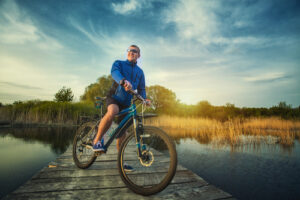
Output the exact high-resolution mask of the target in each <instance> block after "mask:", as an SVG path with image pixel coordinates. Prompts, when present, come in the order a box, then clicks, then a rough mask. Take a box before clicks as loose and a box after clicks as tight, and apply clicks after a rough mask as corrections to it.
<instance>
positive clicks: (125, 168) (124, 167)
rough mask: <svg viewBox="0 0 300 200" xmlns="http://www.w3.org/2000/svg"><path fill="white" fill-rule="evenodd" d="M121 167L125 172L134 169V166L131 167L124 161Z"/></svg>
mask: <svg viewBox="0 0 300 200" xmlns="http://www.w3.org/2000/svg"><path fill="white" fill-rule="evenodd" d="M123 169H124V171H125V172H132V171H134V168H133V167H131V166H130V165H128V164H126V163H125V164H124V166H123Z"/></svg>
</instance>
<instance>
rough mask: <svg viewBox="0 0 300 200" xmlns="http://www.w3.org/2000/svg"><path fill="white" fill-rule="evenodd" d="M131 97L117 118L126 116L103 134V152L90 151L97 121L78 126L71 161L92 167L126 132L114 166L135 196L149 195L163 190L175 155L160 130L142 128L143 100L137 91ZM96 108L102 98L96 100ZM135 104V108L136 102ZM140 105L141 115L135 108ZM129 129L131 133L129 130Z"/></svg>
mask: <svg viewBox="0 0 300 200" xmlns="http://www.w3.org/2000/svg"><path fill="white" fill-rule="evenodd" d="M130 94H132V95H133V98H132V100H131V106H130V107H128V108H126V109H124V110H121V111H120V112H119V113H118V116H120V115H126V116H125V117H124V119H123V120H122V121H121V122H120V124H119V125H118V126H117V128H115V129H114V130H113V129H112V130H110V131H108V132H107V133H105V134H108V135H109V136H110V137H109V139H108V140H107V141H106V142H105V144H104V147H105V149H106V150H105V151H103V152H98V153H96V152H94V151H93V150H92V141H93V139H94V137H95V135H96V133H97V130H98V125H99V123H100V121H101V119H99V120H97V121H93V120H92V121H89V122H86V123H84V124H83V125H81V126H80V127H79V128H78V130H77V132H76V135H75V137H74V141H73V160H74V162H75V164H76V165H77V167H79V168H81V169H86V168H88V167H89V166H91V165H92V164H93V162H94V161H95V160H96V158H97V156H101V155H102V154H104V153H106V151H107V149H108V148H109V146H110V145H111V144H112V142H113V140H114V139H115V138H116V137H118V136H119V135H120V134H122V133H124V132H125V131H126V130H128V131H127V132H129V134H128V135H127V136H126V138H125V139H124V141H123V142H122V144H121V147H120V151H119V153H118V157H117V167H118V170H119V173H120V176H121V178H122V180H123V182H124V183H125V184H126V185H127V186H128V188H130V189H131V190H132V191H134V192H135V193H138V194H141V195H151V194H155V193H158V192H160V191H162V190H163V189H165V188H166V187H167V186H168V184H169V183H170V182H171V180H172V179H173V177H174V175H175V172H176V167H177V153H176V148H175V144H174V141H173V140H172V139H171V138H170V137H169V136H168V135H167V134H166V133H165V132H164V131H163V130H161V129H159V128H157V127H152V126H144V123H143V121H144V118H145V117H149V116H147V115H144V110H145V109H144V107H145V104H146V101H145V99H143V97H141V96H140V95H139V94H138V93H137V92H135V91H132V90H131V91H130ZM97 101H98V105H99V104H103V99H101V98H98V100H97ZM137 101H138V102H139V104H138V106H136V102H137ZM139 106H142V112H141V114H138V113H137V108H138V107H139ZM129 130H132V131H129ZM125 163H126V164H128V165H130V166H132V167H133V169H134V170H133V171H131V172H128V171H127V170H125V169H124V164H125Z"/></svg>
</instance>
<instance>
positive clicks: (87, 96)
mask: <svg viewBox="0 0 300 200" xmlns="http://www.w3.org/2000/svg"><path fill="white" fill-rule="evenodd" d="M113 81H114V80H113V78H112V77H111V75H109V76H101V77H100V78H98V80H97V82H96V83H92V84H90V85H89V86H87V87H86V88H85V91H84V93H83V95H82V96H81V97H80V100H82V101H94V100H95V97H96V96H100V97H104V96H106V95H107V93H108V91H109V89H110V87H111V85H112V83H113Z"/></svg>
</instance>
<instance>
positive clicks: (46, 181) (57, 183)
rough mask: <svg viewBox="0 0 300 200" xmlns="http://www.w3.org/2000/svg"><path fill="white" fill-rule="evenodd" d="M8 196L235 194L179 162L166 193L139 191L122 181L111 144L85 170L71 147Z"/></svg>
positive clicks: (223, 196) (195, 196)
mask: <svg viewBox="0 0 300 200" xmlns="http://www.w3.org/2000/svg"><path fill="white" fill-rule="evenodd" d="M161 162H163V160H162V161H161ZM50 166H51V167H50ZM4 199H5V200H6V199H72V200H73V199H101V200H102V199H211V200H214V199H215V200H216V199H233V197H232V196H231V195H230V194H228V193H226V192H224V191H222V190H220V189H218V188H216V187H215V186H213V185H211V184H208V183H207V182H206V181H205V180H203V179H202V178H201V177H199V176H198V175H196V174H194V173H193V172H191V171H189V170H188V169H186V168H185V167H183V166H181V165H178V167H177V172H176V175H175V177H174V179H173V180H172V182H171V184H170V185H169V186H168V187H167V188H166V189H165V190H163V191H162V192H160V193H158V194H155V195H152V196H148V197H144V196H141V195H138V194H135V193H134V192H132V191H131V190H130V189H128V188H127V187H126V186H125V184H124V183H123V181H122V180H121V177H120V175H119V171H118V169H117V151H116V149H115V147H113V146H111V147H110V149H109V150H108V152H107V154H104V155H101V156H99V157H98V158H97V160H96V162H94V164H93V165H92V166H91V167H90V168H88V169H84V170H83V169H79V168H77V167H76V166H75V164H74V162H73V159H72V149H71V148H70V149H68V150H67V151H66V152H65V153H64V154H63V155H61V156H60V157H58V158H57V159H56V160H55V161H53V162H51V163H49V165H48V166H47V167H45V168H43V169H42V170H41V171H40V172H38V173H37V174H35V175H34V176H33V177H32V178H31V180H29V181H27V182H26V183H25V184H24V185H22V186H21V187H19V188H18V189H17V190H15V191H14V192H12V193H11V194H9V195H8V196H6V197H5V198H4Z"/></svg>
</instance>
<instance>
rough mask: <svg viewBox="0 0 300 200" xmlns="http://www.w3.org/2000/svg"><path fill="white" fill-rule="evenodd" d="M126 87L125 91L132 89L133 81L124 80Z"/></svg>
mask: <svg viewBox="0 0 300 200" xmlns="http://www.w3.org/2000/svg"><path fill="white" fill-rule="evenodd" d="M124 88H125V91H129V90H131V88H132V85H131V83H130V82H129V81H127V80H125V81H124Z"/></svg>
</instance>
